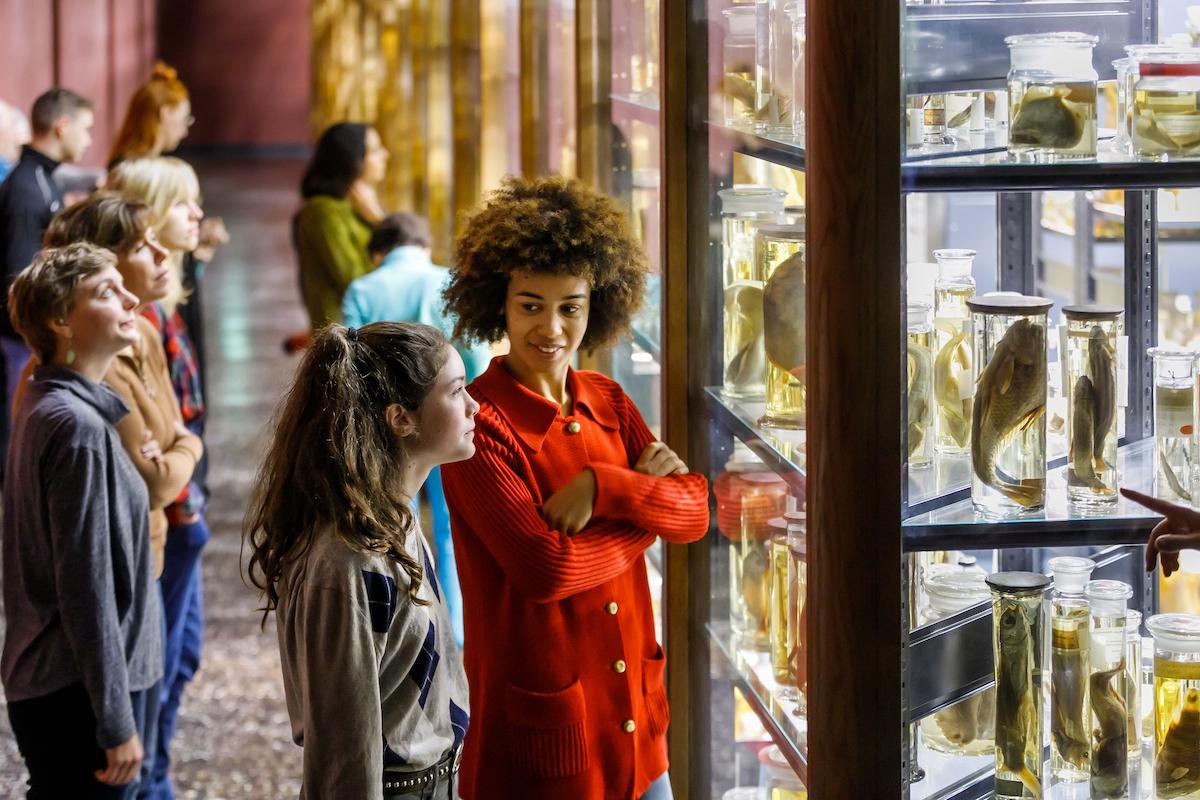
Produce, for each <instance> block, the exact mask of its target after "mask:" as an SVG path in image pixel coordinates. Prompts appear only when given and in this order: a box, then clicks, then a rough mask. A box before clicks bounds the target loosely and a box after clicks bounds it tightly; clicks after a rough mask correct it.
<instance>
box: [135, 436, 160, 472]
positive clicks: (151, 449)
mask: <svg viewBox="0 0 1200 800" xmlns="http://www.w3.org/2000/svg"><path fill="white" fill-rule="evenodd" d="M139 452H140V453H141V454H142V458H144V459H146V460H147V461H153V462H154V463H156V464H157V463H158V462H159V461H161V460H162V456H163V452H162V447H161V446H160V445H159V444H158V442H157V441H156V440H155V439H154V436H153V435H152V434H151V433H150V431H146V436H145V441H144V442H143V443H142V447H141V450H140V451H139Z"/></svg>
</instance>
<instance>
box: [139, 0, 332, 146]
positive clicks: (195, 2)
mask: <svg viewBox="0 0 1200 800" xmlns="http://www.w3.org/2000/svg"><path fill="white" fill-rule="evenodd" d="M309 30H310V23H309V3H308V0H253V2H248V0H191V2H187V3H182V2H166V1H165V0H164V2H162V4H161V5H160V7H159V52H160V53H161V54H162V57H163V59H164V60H166V61H167V62H168V63H170V64H171V65H172V66H174V67H175V68H176V69H178V70H179V76H180V78H182V79H183V81H184V83H186V84H187V86H188V91H189V92H190V93H191V96H192V109H193V112H194V114H195V116H196V125H195V127H193V128H192V133H191V135H190V136H189V137H188V144H190V145H235V146H236V145H280V144H285V145H286V144H298V143H304V142H307V141H308V110H309V96H310V91H309V74H310V68H309V52H310V43H309Z"/></svg>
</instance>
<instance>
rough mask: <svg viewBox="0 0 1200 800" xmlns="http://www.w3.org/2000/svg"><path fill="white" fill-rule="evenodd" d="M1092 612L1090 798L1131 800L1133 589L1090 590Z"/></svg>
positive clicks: (1113, 584) (1113, 585)
mask: <svg viewBox="0 0 1200 800" xmlns="http://www.w3.org/2000/svg"><path fill="white" fill-rule="evenodd" d="M1086 594H1087V599H1088V605H1089V606H1090V608H1091V616H1092V619H1091V626H1090V628H1089V630H1088V635H1089V637H1090V642H1089V645H1090V652H1089V660H1090V661H1091V664H1090V669H1091V676H1090V678H1089V679H1088V701H1089V705H1090V706H1091V708H1092V712H1091V719H1092V752H1091V758H1092V775H1091V783H1090V789H1091V796H1092V797H1093V798H1094V799H1095V800H1126V798H1128V797H1129V710H1128V706H1127V704H1126V699H1125V698H1126V687H1125V634H1126V631H1125V620H1126V618H1127V616H1128V609H1126V607H1125V605H1126V603H1127V602H1128V601H1129V598H1130V597H1132V596H1133V588H1132V587H1131V586H1130V585H1129V584H1127V583H1122V582H1121V581H1092V582H1090V583H1089V584H1088V585H1087V590H1086Z"/></svg>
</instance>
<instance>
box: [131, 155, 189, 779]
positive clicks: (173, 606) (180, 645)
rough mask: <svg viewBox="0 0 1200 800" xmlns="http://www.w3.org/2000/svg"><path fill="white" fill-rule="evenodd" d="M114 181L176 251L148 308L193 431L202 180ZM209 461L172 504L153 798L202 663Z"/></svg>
mask: <svg viewBox="0 0 1200 800" xmlns="http://www.w3.org/2000/svg"><path fill="white" fill-rule="evenodd" d="M109 187H110V188H111V189H113V190H115V191H118V192H120V193H121V194H122V195H124V196H125V197H126V198H128V199H130V200H135V201H138V202H140V203H144V204H145V205H147V206H149V208H150V214H151V219H152V225H151V230H152V231H153V233H154V236H155V238H156V239H157V240H158V242H159V243H160V244H161V245H162V246H163V247H165V248H166V249H167V250H168V251H169V252H170V254H171V255H170V257H169V259H168V263H169V264H170V265H171V270H170V285H169V288H168V290H167V293H166V296H165V297H164V298H163V299H162V300H160V301H159V302H156V303H148V304H147V305H146V306H145V307H144V308H143V310H142V314H143V315H144V316H145V317H146V318H147V319H149V320H150V322H151V323H153V324H154V327H155V328H156V329H157V330H158V332H159V334H160V335H161V336H162V343H163V350H164V351H165V353H166V356H167V367H168V371H169V372H170V374H171V383H172V386H173V388H174V390H175V396H176V399H177V400H178V402H179V409H180V411H181V412H182V415H183V422H184V425H185V426H186V427H187V428H188V430H190V431H191V432H192V433H194V434H196V435H197V436H202V435H203V432H204V397H203V392H202V390H201V382H200V367H199V364H198V363H197V360H196V357H195V351H194V349H193V348H192V341H191V337H190V336H189V335H188V330H187V326H186V325H185V324H184V322H183V318H182V317H181V316H180V313H179V309H180V304H181V303H183V302H185V301H186V300H187V297H186V292H185V290H184V288H183V284H182V281H181V276H182V272H181V268H180V265H181V258H182V256H183V255H184V254H186V253H190V252H192V251H193V250H195V249H196V246H197V244H198V240H199V228H200V219H201V218H202V217H203V216H204V212H203V211H201V210H200V185H199V182H198V181H197V180H196V173H195V172H193V171H192V168H191V167H190V166H189V165H188V164H187V162H185V161H181V160H179V159H177V158H171V157H158V158H142V159H135V160H132V161H125V162H122V163H121V164H120V165H119V166H118V167H117V168H116V169H115V170H113V172H112V173H111V174H110V175H109ZM204 464H205V460H204V459H201V461H200V464H199V465H198V466H197V468H196V472H195V475H194V477H193V479H192V488H191V491H189V492H187V493H185V495H184V496H183V497H184V500H183V502H179V503H173V504H172V505H169V506H167V509H166V511H167V522H168V528H167V543H166V547H165V550H164V554H163V572H162V577H161V584H160V585H161V588H162V594H163V610H164V614H165V616H166V622H167V640H166V647H165V648H164V650H165V661H164V664H165V673H164V676H163V693H162V704H161V708H160V712H159V728H158V731H159V736H158V743H157V744H158V751H157V753H156V754H155V757H154V772H153V782H152V784H151V786H152V792H151V793H150V794H149V795H143V796H150V797H171V796H172V795H171V789H170V779H169V777H168V768H169V766H170V756H169V746H170V742H171V737H172V735H173V734H174V731H175V720H176V716H177V715H178V712H179V703H180V699H181V698H182V696H183V690H184V688H185V687H186V686H187V684H188V682H189V681H190V680H191V679H192V676H193V675H194V674H195V672H196V670H197V669H198V668H199V665H200V649H201V643H202V640H203V631H204V611H203V597H202V594H203V590H202V586H201V577H200V575H201V570H200V555H201V552H202V550H203V548H204V545H205V544H206V543H207V542H208V526H207V525H206V523H205V520H204V515H203V509H204V500H205V492H204V490H203V486H204Z"/></svg>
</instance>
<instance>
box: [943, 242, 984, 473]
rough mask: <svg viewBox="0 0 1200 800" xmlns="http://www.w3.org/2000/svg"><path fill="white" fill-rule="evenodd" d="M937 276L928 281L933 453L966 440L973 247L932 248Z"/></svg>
mask: <svg viewBox="0 0 1200 800" xmlns="http://www.w3.org/2000/svg"><path fill="white" fill-rule="evenodd" d="M933 256H934V258H935V259H937V263H938V277H937V280H936V281H935V282H934V285H933V286H934V311H933V316H934V323H933V325H934V329H935V331H936V332H937V356H936V357H935V358H934V362H933V393H934V397H935V398H936V400H937V451H938V452H939V453H941V454H943V455H961V454H965V453H966V452H967V448H968V447H969V445H970V443H971V408H972V402H973V401H972V394H973V389H974V384H973V379H972V376H971V348H972V342H971V339H970V337H969V336H968V334H967V330H966V324H967V322H968V320H969V319H970V310H969V309H968V308H967V301H968V300H970V299H971V298H972V297H974V296H975V278H974V277H973V276H972V275H971V268H972V266H973V263H974V260H975V251H974V250H934V251H933Z"/></svg>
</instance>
